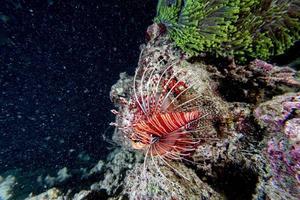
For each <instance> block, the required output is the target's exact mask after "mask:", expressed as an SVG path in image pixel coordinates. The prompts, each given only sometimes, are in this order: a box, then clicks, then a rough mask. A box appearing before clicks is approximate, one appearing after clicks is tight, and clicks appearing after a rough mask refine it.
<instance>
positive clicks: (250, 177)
mask: <svg viewBox="0 0 300 200" xmlns="http://www.w3.org/2000/svg"><path fill="white" fill-rule="evenodd" d="M214 175H215V177H208V178H207V177H205V178H207V182H208V183H209V184H210V185H211V186H212V187H213V188H214V189H215V190H216V191H218V192H220V193H222V194H224V195H225V197H226V199H228V200H236V199H243V200H250V199H252V196H253V195H254V194H255V188H256V185H257V183H258V175H257V174H256V173H255V172H254V171H252V170H251V169H247V168H245V167H242V166H240V165H237V164H234V163H231V164H228V165H227V166H225V167H215V169H214ZM198 176H201V172H198Z"/></svg>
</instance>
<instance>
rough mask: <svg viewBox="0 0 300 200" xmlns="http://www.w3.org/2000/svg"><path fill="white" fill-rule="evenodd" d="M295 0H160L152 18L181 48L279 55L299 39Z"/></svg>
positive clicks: (194, 52) (227, 53)
mask: <svg viewBox="0 0 300 200" xmlns="http://www.w3.org/2000/svg"><path fill="white" fill-rule="evenodd" d="M299 10H300V4H299V1H298V0H288V1H286V0H243V1H242V0H222V1H221V0H210V1H207V0H174V1H171V0H159V3H158V6H157V16H156V18H155V20H154V21H155V22H156V23H161V24H163V25H164V26H165V27H166V29H167V31H168V34H169V35H170V37H171V39H172V40H173V41H174V42H175V43H176V45H178V46H179V47H180V48H181V49H182V50H183V51H184V52H185V53H188V54H189V55H199V54H200V53H209V54H212V55H214V56H223V57H225V56H226V57H227V56H234V57H235V58H236V60H238V61H245V60H247V59H254V58H260V59H268V58H269V57H270V56H273V55H278V54H283V53H284V51H285V50H286V49H287V48H289V47H290V46H291V45H293V44H294V42H295V41H297V40H299V38H300V19H299V17H300V14H299Z"/></svg>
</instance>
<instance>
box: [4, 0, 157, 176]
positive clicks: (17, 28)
mask: <svg viewBox="0 0 300 200" xmlns="http://www.w3.org/2000/svg"><path fill="white" fill-rule="evenodd" d="M32 2H34V1H26V0H14V1H11V0H4V1H1V3H0V70H1V71H0V172H1V171H5V170H8V169H14V168H22V169H27V168H28V169H32V168H46V167H57V168H60V167H61V166H69V167H70V166H73V165H74V161H75V160H76V159H77V157H78V154H80V153H81V152H85V153H86V154H88V155H89V156H90V157H91V158H92V159H94V160H98V159H103V158H105V156H106V155H107V153H108V149H107V144H106V142H105V141H103V139H102V134H103V132H104V130H106V129H107V127H108V123H109V122H110V121H112V120H113V116H112V115H111V114H110V112H109V110H110V109H111V108H112V106H113V105H112V104H111V102H110V100H109V91H110V87H111V85H112V84H113V83H115V82H116V81H117V79H118V76H119V73H120V72H122V71H128V72H131V73H132V72H133V71H134V68H135V66H136V63H137V59H138V54H139V45H140V44H142V43H143V42H144V36H145V30H146V28H147V26H148V25H149V24H151V22H152V19H153V17H154V15H155V5H156V1H153V0H131V1H124V0H102V1H100V0H89V1H86V0H82V1H58V0H48V1H47V0H42V1H36V2H39V3H32ZM107 130H108V131H107V134H108V135H109V134H111V132H112V129H107Z"/></svg>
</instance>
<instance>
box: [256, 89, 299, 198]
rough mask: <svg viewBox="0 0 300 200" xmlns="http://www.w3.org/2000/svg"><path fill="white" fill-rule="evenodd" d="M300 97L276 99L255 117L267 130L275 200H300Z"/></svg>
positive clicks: (295, 94)
mask: <svg viewBox="0 0 300 200" xmlns="http://www.w3.org/2000/svg"><path fill="white" fill-rule="evenodd" d="M299 111H300V93H288V94H285V95H281V96H277V97H275V98H273V99H272V100H270V101H267V102H264V103H262V104H261V105H259V106H258V107H257V108H256V110H255V117H256V119H257V120H258V122H259V123H260V124H261V126H263V127H265V128H266V129H267V139H266V140H267V151H266V154H267V158H268V161H269V163H270V169H271V174H272V178H271V179H270V181H269V182H270V185H269V186H268V189H267V191H268V193H269V195H270V196H271V197H272V199H279V197H281V198H284V199H299V198H300V177H299V175H300V165H299V164H300V145H299V144H300V113H299Z"/></svg>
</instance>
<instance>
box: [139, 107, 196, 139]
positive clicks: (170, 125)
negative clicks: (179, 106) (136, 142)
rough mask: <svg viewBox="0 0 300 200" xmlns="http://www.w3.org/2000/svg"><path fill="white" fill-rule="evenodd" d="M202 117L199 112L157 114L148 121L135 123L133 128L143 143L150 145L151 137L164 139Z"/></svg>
mask: <svg viewBox="0 0 300 200" xmlns="http://www.w3.org/2000/svg"><path fill="white" fill-rule="evenodd" d="M200 116H201V113H200V112H199V111H190V112H170V113H164V114H155V115H153V116H151V117H150V118H148V119H147V120H142V121H139V122H137V123H135V124H134V125H133V128H134V132H135V134H138V137H139V138H140V139H142V142H143V143H148V142H149V138H150V137H151V136H150V135H152V136H156V137H164V136H166V135H168V134H171V133H173V132H176V131H178V130H179V129H181V128H183V127H186V126H187V125H189V124H190V123H192V122H193V121H195V120H197V119H199V118H200ZM147 141H148V142H147Z"/></svg>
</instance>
